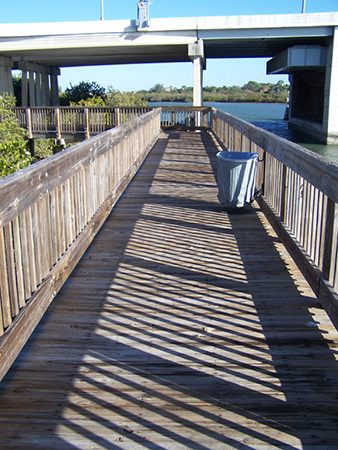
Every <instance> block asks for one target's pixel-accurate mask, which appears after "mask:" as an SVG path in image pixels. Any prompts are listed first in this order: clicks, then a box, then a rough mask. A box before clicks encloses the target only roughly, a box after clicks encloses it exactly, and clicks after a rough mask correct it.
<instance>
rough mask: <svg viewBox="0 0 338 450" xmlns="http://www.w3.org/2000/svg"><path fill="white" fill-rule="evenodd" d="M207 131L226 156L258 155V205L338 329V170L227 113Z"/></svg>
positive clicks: (215, 117) (218, 114)
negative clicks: (220, 144)
mask: <svg viewBox="0 0 338 450" xmlns="http://www.w3.org/2000/svg"><path fill="white" fill-rule="evenodd" d="M211 127H212V130H213V132H214V134H215V136H216V137H217V138H218V139H219V141H220V142H221V143H222V144H223V145H224V147H225V148H227V149H229V150H230V151H248V152H257V153H258V154H259V159H260V160H261V161H263V162H261V163H259V165H258V172H257V185H258V188H259V189H261V190H262V191H263V194H264V195H263V196H261V197H259V198H258V201H259V204H260V206H261V208H262V210H263V212H264V213H265V215H266V216H267V217H268V218H269V220H270V221H271V223H272V224H273V226H274V227H275V229H276V231H277V233H278V234H279V235H280V237H281V238H282V240H283V241H284V243H285V245H286V247H287V248H288V250H289V252H290V254H291V256H292V257H293V259H294V260H295V262H296V263H297V264H298V266H299V267H300V269H301V270H302V272H303V274H304V276H305V277H306V279H307V280H308V282H309V284H310V286H311V287H312V289H313V290H314V292H315V294H316V295H317V296H318V298H319V299H320V301H321V302H322V304H323V306H324V308H325V309H326V311H327V312H328V314H329V316H330V318H331V320H332V322H333V323H334V324H335V326H336V328H338V296H337V291H338V245H337V244H338V166H337V165H336V164H334V163H330V162H329V161H328V160H326V159H325V158H322V157H321V156H319V155H316V154H315V153H313V152H311V151H309V150H307V149H305V148H303V147H301V146H299V145H297V144H293V143H292V142H289V141H287V140H285V139H282V138H280V137H278V136H276V135H274V134H272V133H269V132H267V131H264V130H262V129H260V128H257V127H255V126H254V125H251V124H249V123H247V122H245V121H243V120H241V119H238V118H235V117H233V116H231V115H229V114H227V113H223V112H220V111H217V110H213V113H212V119H211Z"/></svg>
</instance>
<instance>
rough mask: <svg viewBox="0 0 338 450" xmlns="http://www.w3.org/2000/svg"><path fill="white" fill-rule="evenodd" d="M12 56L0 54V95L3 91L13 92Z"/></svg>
mask: <svg viewBox="0 0 338 450" xmlns="http://www.w3.org/2000/svg"><path fill="white" fill-rule="evenodd" d="M12 67H13V61H12V58H8V57H6V56H0V95H1V94H2V93H3V92H7V93H8V94H13V92H14V89H13V78H12Z"/></svg>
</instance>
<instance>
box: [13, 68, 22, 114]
mask: <svg viewBox="0 0 338 450" xmlns="http://www.w3.org/2000/svg"><path fill="white" fill-rule="evenodd" d="M13 88H14V97H15V98H16V106H21V104H22V101H21V92H22V76H21V75H13Z"/></svg>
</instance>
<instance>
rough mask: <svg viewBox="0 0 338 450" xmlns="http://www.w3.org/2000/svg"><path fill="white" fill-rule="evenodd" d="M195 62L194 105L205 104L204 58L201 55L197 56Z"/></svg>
mask: <svg viewBox="0 0 338 450" xmlns="http://www.w3.org/2000/svg"><path fill="white" fill-rule="evenodd" d="M193 63H194V93H193V106H202V105H203V60H202V58H201V57H200V56H195V57H194V59H193Z"/></svg>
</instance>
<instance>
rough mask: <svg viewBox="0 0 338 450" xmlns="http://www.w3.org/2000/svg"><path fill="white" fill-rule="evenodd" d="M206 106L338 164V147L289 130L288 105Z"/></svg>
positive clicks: (155, 104) (228, 104) (211, 104)
mask: <svg viewBox="0 0 338 450" xmlns="http://www.w3.org/2000/svg"><path fill="white" fill-rule="evenodd" d="M149 105H150V106H161V105H163V106H191V105H192V104H191V103H155V102H149ZM204 106H213V107H214V108H216V109H219V110H220V111H225V112H227V113H229V114H232V115H233V116H236V117H239V118H241V119H243V120H246V121H247V122H250V123H252V124H254V125H256V126H257V127H260V128H263V129H264V130H267V131H270V132H271V133H274V134H277V135H278V136H281V137H283V138H285V139H288V140H290V141H292V142H295V143H297V144H299V145H302V146H303V147H306V148H308V149H309V150H312V151H314V152H316V153H318V154H320V155H322V156H324V157H325V158H327V159H328V160H330V161H333V162H335V163H337V164H338V145H323V144H318V143H316V142H315V141H314V140H312V139H311V138H307V137H304V136H302V135H300V134H298V133H296V132H295V131H293V130H291V129H289V127H288V122H287V121H286V120H283V118H284V113H285V108H286V105H284V104H280V103H208V102H205V103H204Z"/></svg>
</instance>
